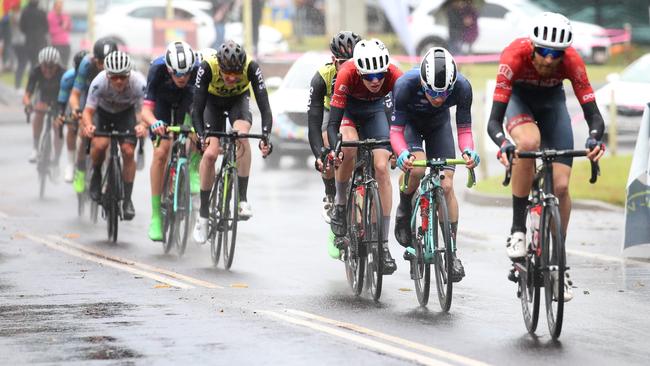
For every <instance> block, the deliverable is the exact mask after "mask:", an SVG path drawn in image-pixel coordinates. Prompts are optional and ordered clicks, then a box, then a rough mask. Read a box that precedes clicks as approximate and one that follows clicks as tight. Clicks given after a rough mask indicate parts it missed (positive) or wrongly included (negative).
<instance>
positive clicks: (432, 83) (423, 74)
mask: <svg viewBox="0 0 650 366" xmlns="http://www.w3.org/2000/svg"><path fill="white" fill-rule="evenodd" d="M457 77H458V68H457V67H456V61H454V57H453V56H452V55H451V53H449V51H447V50H446V49H444V48H442V47H433V48H431V49H429V51H427V53H426V54H425V55H424V57H423V58H422V63H420V83H421V84H422V86H423V87H424V88H425V89H429V90H433V91H434V92H436V93H443V92H446V91H449V90H452V89H453V88H454V84H456V78H457Z"/></svg>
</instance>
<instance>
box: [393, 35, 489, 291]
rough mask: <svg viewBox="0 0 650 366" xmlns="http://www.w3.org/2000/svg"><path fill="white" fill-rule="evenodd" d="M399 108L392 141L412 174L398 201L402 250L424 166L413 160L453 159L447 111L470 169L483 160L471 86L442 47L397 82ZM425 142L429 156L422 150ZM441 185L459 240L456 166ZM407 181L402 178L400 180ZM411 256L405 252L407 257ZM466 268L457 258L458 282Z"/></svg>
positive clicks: (397, 232)
mask: <svg viewBox="0 0 650 366" xmlns="http://www.w3.org/2000/svg"><path fill="white" fill-rule="evenodd" d="M393 99H394V100H395V110H394V113H393V117H392V119H391V128H390V140H391V145H392V147H393V152H394V153H395V155H396V156H397V166H398V167H399V168H400V169H402V170H403V171H407V170H410V171H411V175H410V179H409V181H408V186H407V189H406V191H405V192H401V193H400V203H399V206H398V207H397V213H396V217H395V238H396V239H397V241H398V242H399V243H400V244H401V245H402V246H404V247H408V246H409V244H410V242H411V238H410V236H411V214H412V212H413V207H412V199H413V195H414V193H415V190H416V189H417V188H418V184H419V182H420V179H421V178H422V177H423V176H424V173H425V168H414V167H413V160H416V159H418V160H420V159H425V158H426V159H432V158H454V157H455V153H454V137H453V135H452V129H451V123H450V122H451V116H450V113H449V108H451V107H453V106H456V128H457V133H458V147H459V148H460V151H461V153H462V156H463V158H464V159H465V161H467V167H469V168H473V167H475V166H476V165H478V163H479V162H480V158H479V155H478V154H477V153H476V151H474V142H473V139H472V114H471V107H472V87H471V85H470V83H469V81H468V80H467V79H466V78H465V77H464V76H463V75H462V74H460V73H459V72H458V70H457V68H456V62H455V61H454V58H453V57H452V55H451V54H450V53H449V52H448V51H447V50H446V49H444V48H441V47H434V48H431V49H430V50H429V51H428V52H427V53H426V55H425V56H424V58H423V59H422V63H421V64H420V67H419V68H416V69H413V70H410V71H409V72H407V73H406V74H404V75H403V76H402V77H401V78H399V79H398V80H397V82H396V83H395V88H394V89H393ZM422 142H426V155H425V152H424V149H423V147H422ZM444 174H445V179H443V180H442V181H441V183H442V187H443V190H444V192H445V200H446V201H447V206H448V208H449V219H450V222H451V231H452V239H453V240H454V241H456V231H457V229H458V201H457V200H456V196H455V194H454V188H453V187H454V186H453V179H454V166H448V167H445V173H444ZM403 179H404V176H403V175H402V176H401V177H400V181H402V180H403ZM411 258H412V257H411V255H410V254H409V253H408V252H405V253H404V259H406V260H410V259H411ZM464 276H465V270H464V268H463V264H462V263H461V261H460V259H458V258H456V257H455V254H454V265H453V273H452V280H453V281H454V282H458V281H460V280H461V279H462V278H463V277H464Z"/></svg>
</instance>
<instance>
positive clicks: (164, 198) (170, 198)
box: [160, 164, 176, 254]
mask: <svg viewBox="0 0 650 366" xmlns="http://www.w3.org/2000/svg"><path fill="white" fill-rule="evenodd" d="M175 169H176V168H175V167H174V166H173V165H171V164H167V166H166V167H165V173H164V174H163V188H162V192H161V194H160V215H161V216H162V221H163V222H162V224H163V240H162V246H163V252H164V253H165V254H168V253H169V251H170V250H171V249H172V245H173V243H174V225H173V222H174V179H175V177H174V175H175V173H174V170H175Z"/></svg>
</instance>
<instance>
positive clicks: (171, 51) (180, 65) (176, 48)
mask: <svg viewBox="0 0 650 366" xmlns="http://www.w3.org/2000/svg"><path fill="white" fill-rule="evenodd" d="M194 60H195V57H194V51H192V47H190V45H189V44H187V43H185V42H172V43H170V44H169V45H168V46H167V52H165V65H167V69H168V70H169V71H170V72H172V73H174V74H175V75H177V76H182V75H185V74H187V73H188V72H190V71H192V68H193V67H194Z"/></svg>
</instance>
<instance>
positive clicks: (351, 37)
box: [330, 31, 361, 60]
mask: <svg viewBox="0 0 650 366" xmlns="http://www.w3.org/2000/svg"><path fill="white" fill-rule="evenodd" d="M360 40H361V37H359V35H358V34H356V33H354V32H350V31H340V32H338V33H337V34H336V35H335V36H334V37H332V41H331V42H330V50H331V51H332V54H333V55H334V57H336V58H338V59H345V60H348V59H351V58H352V51H354V45H356V44H357V42H359V41H360Z"/></svg>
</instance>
